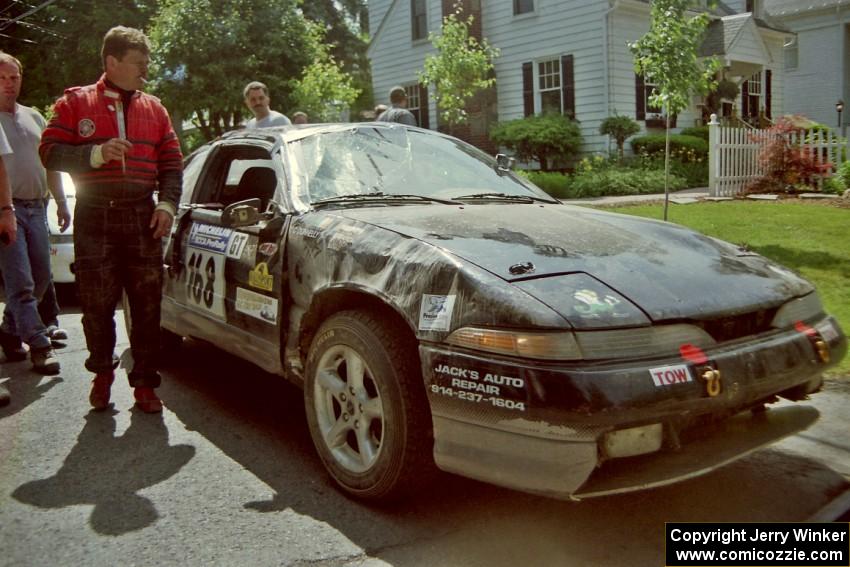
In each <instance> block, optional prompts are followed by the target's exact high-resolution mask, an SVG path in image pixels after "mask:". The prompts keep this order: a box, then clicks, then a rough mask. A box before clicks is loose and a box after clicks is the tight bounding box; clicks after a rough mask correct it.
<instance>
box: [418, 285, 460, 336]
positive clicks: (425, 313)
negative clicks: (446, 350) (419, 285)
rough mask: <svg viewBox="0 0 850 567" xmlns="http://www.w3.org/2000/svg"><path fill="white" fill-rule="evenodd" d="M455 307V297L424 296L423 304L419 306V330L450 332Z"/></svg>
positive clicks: (426, 294) (425, 294)
mask: <svg viewBox="0 0 850 567" xmlns="http://www.w3.org/2000/svg"><path fill="white" fill-rule="evenodd" d="M454 306H455V296H454V295H431V294H428V293H424V294H422V303H421V305H420V306H419V330H420V331H448V330H449V325H450V324H451V321H452V311H453V310H454Z"/></svg>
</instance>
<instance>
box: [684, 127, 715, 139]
mask: <svg viewBox="0 0 850 567" xmlns="http://www.w3.org/2000/svg"><path fill="white" fill-rule="evenodd" d="M679 135H680V136H693V137H694V138H702V139H703V140H705V141H706V142H707V141H708V126H693V127H691V128H682V131H681V132H679Z"/></svg>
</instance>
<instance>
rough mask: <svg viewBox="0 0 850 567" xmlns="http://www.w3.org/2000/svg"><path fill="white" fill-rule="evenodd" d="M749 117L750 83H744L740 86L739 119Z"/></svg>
mask: <svg viewBox="0 0 850 567" xmlns="http://www.w3.org/2000/svg"><path fill="white" fill-rule="evenodd" d="M749 115H750V82H749V81H744V82H743V83H742V84H741V117H742V118H746V117H747V116H749Z"/></svg>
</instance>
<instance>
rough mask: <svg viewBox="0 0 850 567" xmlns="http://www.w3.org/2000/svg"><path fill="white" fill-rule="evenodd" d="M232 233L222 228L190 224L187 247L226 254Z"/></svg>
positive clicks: (230, 230)
mask: <svg viewBox="0 0 850 567" xmlns="http://www.w3.org/2000/svg"><path fill="white" fill-rule="evenodd" d="M232 233H233V230H232V229H229V228H225V227H223V226H215V225H212V224H203V223H197V222H196V223H192V228H191V229H190V230H189V246H191V247H192V248H200V249H202V250H209V251H210V252H218V253H219V254H224V253H226V252H227V248H228V244H229V243H230V235H231V234H232Z"/></svg>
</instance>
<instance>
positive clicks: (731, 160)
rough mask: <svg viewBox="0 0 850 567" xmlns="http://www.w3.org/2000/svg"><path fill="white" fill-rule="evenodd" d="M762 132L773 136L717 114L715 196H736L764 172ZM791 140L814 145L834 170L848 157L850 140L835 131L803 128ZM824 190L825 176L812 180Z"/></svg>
mask: <svg viewBox="0 0 850 567" xmlns="http://www.w3.org/2000/svg"><path fill="white" fill-rule="evenodd" d="M754 133H758V134H759V137H760V138H762V139H765V140H766V139H769V134H767V133H766V131H765V130H756V129H755V128H737V127H732V126H721V125H720V123H718V122H717V115H715V114H712V115H711V122H709V124H708V190H709V195H710V196H712V197H734V196H735V195H738V194H739V193H742V192H743V191H744V189H745V188H746V187H747V185H749V184H750V183H752V182H753V181H755V180H756V179H758V178H759V177H761V176H762V175H764V169H763V167H762V166H761V164H759V159H758V157H759V149H760V148H761V144H760V143H759V142H758V141H755V140H753V134H754ZM789 136H790V142H791V143H792V144H800V145H802V146H805V147H809V148H812V150H813V155H814V156H815V160H816V161H817V162H818V163H827V162H828V163H831V164H832V165H833V171H834V170H835V168H837V167H838V166H839V165H840V164H841V162H843V161H845V160H847V154H848V152H847V142H846V140H843V139H842V138H841V137H840V136H838V135H837V134H835V133H834V132H831V131H830V132H822V131H813V130H800V131H798V132H795V133H792V134H790V135H789ZM811 182H812V183H813V184H814V185H816V186H817V188H818V189H820V187H821V185H822V184H823V178H822V177H820V178H817V179H813V180H811Z"/></svg>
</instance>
